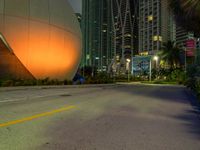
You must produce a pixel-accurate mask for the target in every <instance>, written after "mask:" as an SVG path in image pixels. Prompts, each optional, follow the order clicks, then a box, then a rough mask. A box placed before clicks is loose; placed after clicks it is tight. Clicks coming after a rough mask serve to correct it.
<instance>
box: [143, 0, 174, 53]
mask: <svg viewBox="0 0 200 150" xmlns="http://www.w3.org/2000/svg"><path fill="white" fill-rule="evenodd" d="M172 17H173V16H172V13H171V12H170V10H169V0H140V1H139V52H140V54H149V55H153V54H156V52H157V51H159V50H161V48H162V43H163V42H167V41H168V40H171V38H173V36H174V35H172V33H173V30H174V27H173V25H174V23H173V19H172Z"/></svg>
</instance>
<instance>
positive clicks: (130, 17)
mask: <svg viewBox="0 0 200 150" xmlns="http://www.w3.org/2000/svg"><path fill="white" fill-rule="evenodd" d="M111 10H112V22H113V23H112V24H113V32H114V34H113V35H114V41H113V42H114V52H115V55H116V56H119V57H120V59H126V58H131V57H132V56H133V55H134V54H136V53H137V35H138V31H137V25H138V24H137V21H138V17H137V14H138V0H111Z"/></svg>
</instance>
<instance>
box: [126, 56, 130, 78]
mask: <svg viewBox="0 0 200 150" xmlns="http://www.w3.org/2000/svg"><path fill="white" fill-rule="evenodd" d="M130 62H131V60H130V59H129V58H127V59H126V69H127V71H128V82H129V81H130Z"/></svg>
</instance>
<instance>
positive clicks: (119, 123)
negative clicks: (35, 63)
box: [0, 84, 200, 150]
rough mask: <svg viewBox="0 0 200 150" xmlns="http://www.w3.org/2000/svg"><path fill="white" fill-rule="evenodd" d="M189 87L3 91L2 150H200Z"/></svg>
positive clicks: (196, 115)
mask: <svg viewBox="0 0 200 150" xmlns="http://www.w3.org/2000/svg"><path fill="white" fill-rule="evenodd" d="M193 100H194V98H193V97H192V95H191V94H190V93H189V92H188V91H187V90H186V88H184V87H178V86H152V85H139V84H138V85H131V84H129V85H126V84H124V85H115V86H102V87H98V86H97V87H85V88H69V87H68V88H64V87H62V88H28V89H20V90H17V89H14V90H1V89H0V150H200V116H199V111H198V107H196V106H195V104H194V103H193Z"/></svg>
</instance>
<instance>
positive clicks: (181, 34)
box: [176, 24, 194, 48]
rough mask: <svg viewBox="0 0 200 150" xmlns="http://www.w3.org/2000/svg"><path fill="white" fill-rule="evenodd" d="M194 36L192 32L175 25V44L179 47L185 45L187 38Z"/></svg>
mask: <svg viewBox="0 0 200 150" xmlns="http://www.w3.org/2000/svg"><path fill="white" fill-rule="evenodd" d="M191 38H194V34H193V33H191V32H188V31H186V30H185V29H183V28H182V27H181V26H179V25H178V24H177V25H176V44H177V46H179V47H180V48H185V47H186V41H187V40H188V39H191Z"/></svg>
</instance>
